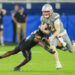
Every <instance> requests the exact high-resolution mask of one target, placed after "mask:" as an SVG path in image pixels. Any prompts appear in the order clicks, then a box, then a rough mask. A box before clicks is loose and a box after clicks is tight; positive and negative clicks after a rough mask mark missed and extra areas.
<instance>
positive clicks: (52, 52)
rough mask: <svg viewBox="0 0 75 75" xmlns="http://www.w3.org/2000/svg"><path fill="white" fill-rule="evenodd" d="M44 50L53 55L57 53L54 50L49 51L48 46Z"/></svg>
mask: <svg viewBox="0 0 75 75" xmlns="http://www.w3.org/2000/svg"><path fill="white" fill-rule="evenodd" d="M44 48H45V49H46V50H47V51H48V52H49V53H51V54H54V53H55V51H53V50H52V49H49V48H48V47H47V46H46V45H45V46H44Z"/></svg>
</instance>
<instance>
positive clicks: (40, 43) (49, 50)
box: [34, 38, 55, 54]
mask: <svg viewBox="0 0 75 75" xmlns="http://www.w3.org/2000/svg"><path fill="white" fill-rule="evenodd" d="M34 41H35V42H37V43H38V44H39V45H40V46H42V47H43V48H44V49H45V50H47V51H48V52H50V53H51V54H54V53H55V51H52V50H51V49H49V48H48V47H47V45H46V44H45V43H44V42H42V41H41V40H39V39H37V38H35V39H34Z"/></svg>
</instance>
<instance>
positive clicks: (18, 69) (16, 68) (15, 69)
mask: <svg viewBox="0 0 75 75" xmlns="http://www.w3.org/2000/svg"><path fill="white" fill-rule="evenodd" d="M14 71H23V70H22V69H20V68H18V67H15V68H14Z"/></svg>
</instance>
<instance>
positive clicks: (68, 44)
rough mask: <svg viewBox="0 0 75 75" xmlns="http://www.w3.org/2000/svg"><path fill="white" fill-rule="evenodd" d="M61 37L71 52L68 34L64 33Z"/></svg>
mask: <svg viewBox="0 0 75 75" xmlns="http://www.w3.org/2000/svg"><path fill="white" fill-rule="evenodd" d="M63 39H64V40H65V42H66V44H67V48H68V50H69V51H70V52H72V51H73V47H72V43H71V41H70V39H69V37H68V35H67V34H66V35H64V36H63Z"/></svg>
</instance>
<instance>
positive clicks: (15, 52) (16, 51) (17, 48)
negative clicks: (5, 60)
mask: <svg viewBox="0 0 75 75" xmlns="http://www.w3.org/2000/svg"><path fill="white" fill-rule="evenodd" d="M20 51H21V50H20V48H19V45H17V46H16V47H15V49H14V50H13V52H14V54H17V53H18V52H20Z"/></svg>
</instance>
